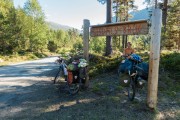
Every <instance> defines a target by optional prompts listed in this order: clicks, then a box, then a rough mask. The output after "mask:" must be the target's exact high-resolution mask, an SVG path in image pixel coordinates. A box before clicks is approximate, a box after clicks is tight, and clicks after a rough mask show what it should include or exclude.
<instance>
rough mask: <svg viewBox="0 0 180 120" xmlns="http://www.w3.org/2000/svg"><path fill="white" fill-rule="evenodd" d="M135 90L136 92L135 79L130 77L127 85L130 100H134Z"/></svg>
mask: <svg viewBox="0 0 180 120" xmlns="http://www.w3.org/2000/svg"><path fill="white" fill-rule="evenodd" d="M135 92H136V87H135V81H134V78H131V79H130V84H129V86H128V98H129V100H130V101H133V100H134V97H135Z"/></svg>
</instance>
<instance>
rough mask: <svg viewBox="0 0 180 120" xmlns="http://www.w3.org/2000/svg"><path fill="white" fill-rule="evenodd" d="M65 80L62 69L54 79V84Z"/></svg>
mask: <svg viewBox="0 0 180 120" xmlns="http://www.w3.org/2000/svg"><path fill="white" fill-rule="evenodd" d="M64 80H65V78H64V72H63V71H62V70H61V69H60V70H59V71H58V73H57V74H56V76H55V78H54V84H55V83H57V82H60V81H64Z"/></svg>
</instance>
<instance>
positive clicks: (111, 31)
mask: <svg viewBox="0 0 180 120" xmlns="http://www.w3.org/2000/svg"><path fill="white" fill-rule="evenodd" d="M140 34H148V22H147V20H139V21H128V22H121V23H110V24H102V25H94V26H91V36H92V37H94V36H114V35H140Z"/></svg>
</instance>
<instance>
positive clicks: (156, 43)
mask: <svg viewBox="0 0 180 120" xmlns="http://www.w3.org/2000/svg"><path fill="white" fill-rule="evenodd" d="M161 24H162V11H161V9H158V8H157V9H154V10H153V14H152V26H151V31H150V32H151V43H150V59H149V78H148V97H147V104H148V106H149V107H150V108H155V107H156V105H157V92H158V74H159V59H160V39H161Z"/></svg>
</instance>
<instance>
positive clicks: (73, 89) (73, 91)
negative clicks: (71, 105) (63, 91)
mask: <svg viewBox="0 0 180 120" xmlns="http://www.w3.org/2000/svg"><path fill="white" fill-rule="evenodd" d="M67 86H68V91H69V93H70V94H71V95H74V94H76V93H78V92H79V89H80V84H79V83H71V84H69V83H68V82H67Z"/></svg>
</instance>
